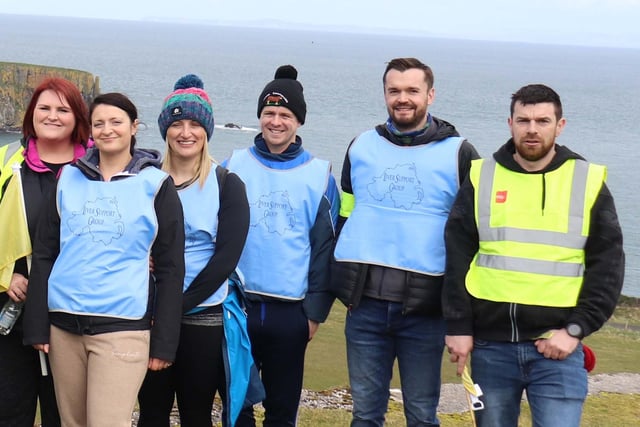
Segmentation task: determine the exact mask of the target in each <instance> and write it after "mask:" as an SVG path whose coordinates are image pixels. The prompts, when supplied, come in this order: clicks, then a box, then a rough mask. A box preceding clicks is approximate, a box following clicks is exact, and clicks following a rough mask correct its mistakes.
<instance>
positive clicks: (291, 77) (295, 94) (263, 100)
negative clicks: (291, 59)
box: [258, 65, 307, 125]
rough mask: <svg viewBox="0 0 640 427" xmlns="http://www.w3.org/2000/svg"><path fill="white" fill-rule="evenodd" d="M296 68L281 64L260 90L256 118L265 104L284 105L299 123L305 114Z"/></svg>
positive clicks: (302, 122) (301, 89)
mask: <svg viewBox="0 0 640 427" xmlns="http://www.w3.org/2000/svg"><path fill="white" fill-rule="evenodd" d="M297 78H298V70H296V68H295V67H294V66H293V65H281V66H280V67H278V69H277V70H276V73H275V76H274V78H273V80H272V81H270V82H269V83H267V85H266V86H265V87H264V89H263V90H262V93H261V94H260V97H259V98H258V118H260V113H262V109H263V108H264V107H267V106H274V107H286V108H288V109H289V110H291V112H292V113H293V114H294V115H295V116H296V117H297V118H298V121H299V122H300V124H301V125H303V124H304V119H305V117H306V116H307V104H306V103H305V102H304V93H303V88H302V84H300V82H299V81H298V80H297Z"/></svg>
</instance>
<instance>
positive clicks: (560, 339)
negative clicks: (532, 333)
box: [535, 328, 580, 360]
mask: <svg viewBox="0 0 640 427" xmlns="http://www.w3.org/2000/svg"><path fill="white" fill-rule="evenodd" d="M549 333H550V335H551V336H550V337H549V338H545V339H539V340H537V341H536V342H535V345H536V348H537V349H538V353H541V354H543V355H544V357H546V358H547V359H554V360H564V359H566V358H567V357H569V355H570V354H571V353H573V352H574V351H575V350H576V348H577V347H578V343H579V342H580V340H579V339H578V338H575V337H572V336H571V335H569V334H568V333H567V330H566V329H564V328H562V329H553V330H551V331H549Z"/></svg>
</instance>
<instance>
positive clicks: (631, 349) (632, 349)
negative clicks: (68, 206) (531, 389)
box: [256, 297, 640, 427]
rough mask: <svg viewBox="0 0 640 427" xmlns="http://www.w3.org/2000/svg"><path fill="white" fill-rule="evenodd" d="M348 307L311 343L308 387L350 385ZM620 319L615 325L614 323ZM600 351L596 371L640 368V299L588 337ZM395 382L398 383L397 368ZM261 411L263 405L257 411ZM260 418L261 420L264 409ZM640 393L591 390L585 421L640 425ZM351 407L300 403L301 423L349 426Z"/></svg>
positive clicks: (451, 420)
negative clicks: (346, 336)
mask: <svg viewBox="0 0 640 427" xmlns="http://www.w3.org/2000/svg"><path fill="white" fill-rule="evenodd" d="M345 315H346V310H345V308H344V306H342V305H341V304H339V303H336V304H334V306H333V309H332V311H331V314H330V315H329V318H328V319H327V321H326V322H325V323H324V324H323V325H322V326H321V327H320V329H319V330H318V333H317V334H316V336H315V337H314V339H313V340H312V341H311V342H310V343H309V347H308V350H307V357H306V366H305V381H304V387H305V388H306V389H309V390H315V391H322V390H331V389H337V388H347V387H348V376H347V363H346V349H345V343H344V319H345ZM613 325H615V326H613ZM585 343H586V344H588V345H589V346H590V347H591V348H592V349H593V350H594V351H595V353H596V356H597V364H596V368H595V369H594V371H593V372H592V374H602V373H620V372H631V373H636V372H640V365H639V364H638V356H639V355H640V299H635V298H628V297H623V298H622V299H621V301H620V304H619V305H618V307H617V309H616V311H615V313H614V315H613V316H612V318H611V319H610V321H609V322H608V323H607V325H605V326H604V327H603V328H602V329H601V330H600V331H598V332H597V333H595V334H593V335H592V336H590V337H588V338H586V339H585ZM442 381H443V383H458V382H459V378H458V377H456V375H455V369H454V365H453V364H451V363H449V362H448V359H447V357H446V356H445V353H444V352H443V360H442ZM391 386H392V387H394V388H398V387H399V386H400V384H399V377H398V373H397V369H396V370H395V372H394V378H393V380H392V384H391ZM257 412H258V411H257ZM256 415H257V417H256V418H257V419H258V420H261V415H262V414H260V413H259V412H258V413H257V414H256ZM638 420H640V395H639V394H628V395H625V394H615V393H602V394H599V395H597V396H589V397H588V398H587V401H586V403H585V408H584V413H583V422H582V425H583V426H585V427H605V426H606V427H609V426H612V425H615V426H617V427H627V426H638V425H640V422H639V421H638ZM350 421H351V413H350V412H348V411H346V410H339V409H307V408H301V409H300V417H299V423H298V426H299V427H337V426H348V425H349V422H350ZM440 421H441V423H442V426H443V427H462V426H470V425H473V424H472V421H471V416H470V414H469V413H463V414H446V415H440ZM385 425H386V426H389V427H395V426H404V425H405V421H404V416H403V413H402V405H401V404H399V403H397V402H390V403H389V411H388V413H387V417H386V424H385ZM519 425H520V426H530V425H531V417H530V414H529V408H528V406H527V404H526V403H523V405H522V415H521V417H520V423H519Z"/></svg>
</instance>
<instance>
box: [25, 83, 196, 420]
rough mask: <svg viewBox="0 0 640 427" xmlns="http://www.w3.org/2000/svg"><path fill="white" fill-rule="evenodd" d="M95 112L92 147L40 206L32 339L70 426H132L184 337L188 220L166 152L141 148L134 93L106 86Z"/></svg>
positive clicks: (30, 301)
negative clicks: (146, 390)
mask: <svg viewBox="0 0 640 427" xmlns="http://www.w3.org/2000/svg"><path fill="white" fill-rule="evenodd" d="M89 114H90V119H91V132H92V137H93V140H94V141H95V148H91V149H89V150H88V151H87V153H86V155H85V156H84V157H82V158H80V159H79V160H78V161H77V162H76V163H75V164H73V165H68V166H65V167H64V168H63V170H62V172H61V174H60V178H59V180H58V184H57V186H56V189H55V190H56V191H55V194H52V195H51V197H50V198H49V200H48V201H47V202H45V203H44V205H43V212H42V216H41V220H40V225H39V227H38V231H37V232H36V238H35V241H34V248H33V268H32V271H31V278H30V281H29V288H28V295H27V302H26V310H25V315H24V342H25V344H31V345H33V346H34V347H35V348H36V349H37V350H42V351H44V352H45V353H49V358H50V362H51V369H52V372H53V376H54V380H55V389H56V396H57V398H58V408H59V410H60V417H61V420H62V424H63V425H64V426H68V427H81V426H84V427H86V426H88V425H90V426H93V427H96V426H97V427H102V426H104V427H114V426H130V425H131V413H132V411H133V408H134V406H135V402H136V395H137V392H138V389H139V388H140V385H141V384H142V381H143V379H144V376H145V374H146V372H147V368H149V369H152V370H161V369H166V368H167V367H169V366H171V364H172V362H173V360H174V357H175V353H176V350H177V347H178V336H179V333H180V312H181V306H182V292H181V291H182V281H183V280H184V257H183V256H182V254H183V248H184V222H183V218H182V208H181V205H180V199H179V198H178V195H177V192H176V189H175V186H174V184H173V181H172V179H171V177H170V176H169V175H168V174H167V173H165V172H163V171H161V170H160V169H159V166H160V154H159V153H158V152H156V151H153V150H139V149H135V148H134V147H135V133H136V131H137V127H138V118H137V110H136V108H135V106H134V105H133V103H131V101H130V100H129V99H128V98H127V97H126V96H124V95H122V94H119V93H108V94H103V95H100V96H98V97H96V99H95V100H94V101H93V103H92V104H91V107H90V109H89ZM149 256H152V257H153V259H154V261H155V268H154V271H153V275H152V274H151V273H150V269H149ZM152 316H153V318H152Z"/></svg>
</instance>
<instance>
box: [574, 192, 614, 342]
mask: <svg viewBox="0 0 640 427" xmlns="http://www.w3.org/2000/svg"><path fill="white" fill-rule="evenodd" d="M624 268H625V255H624V250H623V247H622V230H621V228H620V223H619V222H618V215H617V213H616V208H615V205H614V201H613V197H612V196H611V193H610V192H609V189H608V188H607V186H606V184H605V185H603V186H602V189H601V190H600V194H599V195H598V198H597V199H596V202H595V204H594V205H593V208H592V209H591V225H590V229H589V237H588V238H587V243H586V245H585V273H584V281H583V284H582V289H581V291H580V295H579V297H578V303H577V305H576V307H575V309H574V310H573V311H572V313H571V315H570V316H569V319H568V321H567V323H577V324H579V325H580V326H582V330H583V333H584V334H585V336H587V335H589V334H591V333H593V332H595V331H597V330H598V329H600V328H601V327H602V325H604V323H605V322H606V321H607V319H609V317H610V316H611V314H613V311H614V310H615V307H616V304H617V302H618V298H619V297H620V292H621V291H622V285H623V282H624Z"/></svg>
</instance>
